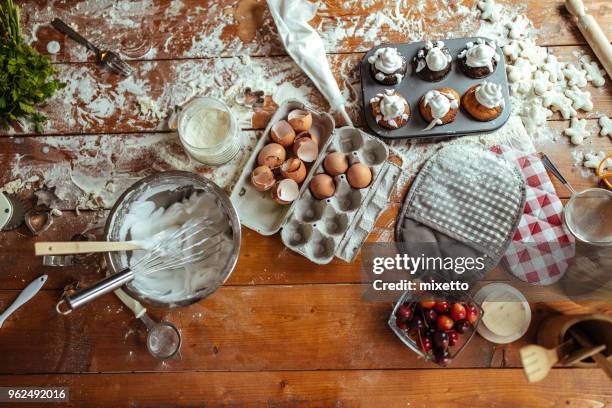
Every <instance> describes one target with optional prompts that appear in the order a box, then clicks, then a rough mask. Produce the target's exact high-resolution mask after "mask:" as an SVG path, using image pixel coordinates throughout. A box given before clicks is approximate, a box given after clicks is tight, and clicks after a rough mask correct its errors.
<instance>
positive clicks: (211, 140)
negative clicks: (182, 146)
mask: <svg viewBox="0 0 612 408" xmlns="http://www.w3.org/2000/svg"><path fill="white" fill-rule="evenodd" d="M229 129H230V116H229V114H228V113H227V112H224V111H222V110H220V109H215V108H202V109H198V110H197V111H196V112H194V114H193V115H192V116H191V117H190V119H189V122H187V125H186V126H185V134H184V135H183V134H181V136H183V138H184V139H185V141H186V142H187V143H189V144H190V145H191V146H193V147H198V148H211V147H214V146H217V145H219V144H220V143H221V142H222V141H223V140H224V139H225V138H226V137H227V135H228V133H229Z"/></svg>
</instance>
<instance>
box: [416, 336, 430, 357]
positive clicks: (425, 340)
mask: <svg viewBox="0 0 612 408" xmlns="http://www.w3.org/2000/svg"><path fill="white" fill-rule="evenodd" d="M419 346H420V347H421V350H423V351H424V352H425V353H429V352H430V351H431V349H432V347H433V345H432V342H431V338H429V337H422V338H421V339H420V340H419Z"/></svg>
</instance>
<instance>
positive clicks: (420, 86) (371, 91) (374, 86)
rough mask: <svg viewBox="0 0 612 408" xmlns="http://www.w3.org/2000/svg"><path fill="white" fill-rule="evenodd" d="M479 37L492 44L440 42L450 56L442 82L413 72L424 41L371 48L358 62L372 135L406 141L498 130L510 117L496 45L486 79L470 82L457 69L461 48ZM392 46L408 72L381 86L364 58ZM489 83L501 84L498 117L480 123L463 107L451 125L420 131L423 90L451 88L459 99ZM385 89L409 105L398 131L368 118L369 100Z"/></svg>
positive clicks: (502, 64) (503, 67)
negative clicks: (493, 63)
mask: <svg viewBox="0 0 612 408" xmlns="http://www.w3.org/2000/svg"><path fill="white" fill-rule="evenodd" d="M479 38H483V39H485V40H486V41H492V40H490V39H488V38H485V37H470V38H458V39H452V40H442V41H444V44H445V45H446V46H447V47H448V50H449V52H450V55H451V56H452V57H453V61H452V64H453V66H452V69H451V70H450V72H449V73H448V75H447V76H446V78H444V79H443V80H442V81H439V82H428V81H425V80H423V79H421V78H419V77H418V76H417V75H416V73H415V72H414V68H413V66H412V59H413V58H414V57H415V56H416V54H417V52H418V51H419V50H420V49H421V48H423V47H425V42H415V43H409V44H408V43H404V44H385V45H380V46H378V47H374V48H372V49H371V50H370V51H368V53H367V54H366V55H365V57H364V58H363V60H362V61H361V89H362V95H363V111H364V112H363V113H364V116H365V119H366V123H367V124H368V127H369V128H370V129H371V130H372V132H374V133H375V134H376V135H378V136H380V137H382V138H385V139H409V138H432V137H448V136H458V135H467V134H473V133H486V132H491V131H494V130H496V129H499V128H500V127H502V126H503V125H504V124H505V123H506V121H507V120H508V118H509V117H510V93H509V89H508V79H507V76H506V63H505V61H504V54H503V52H502V50H501V48H500V47H499V45H497V53H498V54H499V55H500V56H501V58H500V60H499V62H498V63H497V67H496V69H495V71H494V72H493V73H492V74H491V75H489V76H488V77H486V78H481V79H472V78H470V77H468V76H467V75H465V74H464V73H463V71H462V70H461V67H460V66H459V62H458V59H457V55H458V54H459V53H460V52H461V51H463V50H464V49H465V46H466V44H467V43H468V42H475V41H476V40H477V39H479ZM384 47H393V48H396V49H397V50H398V52H399V53H400V54H401V55H402V56H403V57H404V58H406V63H407V65H408V69H407V72H406V76H405V77H404V78H403V79H402V81H401V82H400V83H399V84H397V85H383V84H381V83H380V82H378V81H376V79H375V78H374V77H373V76H372V73H371V70H370V63H369V62H368V58H369V57H370V56H371V55H372V54H374V52H376V50H377V49H379V48H384ZM485 80H487V81H489V82H493V83H496V84H499V85H502V92H503V95H504V100H505V108H504V110H503V111H502V113H501V115H499V117H497V118H495V119H494V120H492V121H489V122H480V121H477V120H476V119H474V118H472V117H471V116H470V114H469V113H467V112H466V111H465V110H464V109H463V107H460V108H459V112H458V113H457V117H456V118H455V121H454V122H451V123H448V124H446V125H438V126H434V127H433V128H432V129H430V130H423V129H425V127H426V126H427V125H428V123H427V122H425V120H424V119H423V118H422V117H421V113H420V112H419V100H420V99H421V96H423V95H425V93H426V92H427V91H430V90H432V89H436V88H453V89H454V90H455V91H457V93H459V95H460V96H461V97H463V94H465V92H466V91H467V90H468V89H470V88H471V87H472V86H474V85H477V84H480V83H482V82H483V81H485ZM386 89H393V90H396V91H398V92H399V93H400V94H401V95H402V96H403V97H404V98H405V99H406V101H407V102H408V104H409V105H410V119H409V120H408V123H407V124H406V125H405V126H402V127H401V128H399V129H394V130H388V129H385V128H383V127H382V126H380V125H378V124H377V123H376V119H375V118H374V116H373V115H372V107H371V104H370V100H371V99H372V98H374V97H375V96H376V95H377V94H379V93H383V92H384V91H385V90H386Z"/></svg>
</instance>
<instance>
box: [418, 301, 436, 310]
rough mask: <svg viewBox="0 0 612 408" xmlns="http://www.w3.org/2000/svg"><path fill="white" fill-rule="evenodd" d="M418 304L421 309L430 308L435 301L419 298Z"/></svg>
mask: <svg viewBox="0 0 612 408" xmlns="http://www.w3.org/2000/svg"><path fill="white" fill-rule="evenodd" d="M419 305H421V307H422V308H423V309H431V308H432V307H434V306H435V305H436V302H434V301H433V300H421V301H420V302H419Z"/></svg>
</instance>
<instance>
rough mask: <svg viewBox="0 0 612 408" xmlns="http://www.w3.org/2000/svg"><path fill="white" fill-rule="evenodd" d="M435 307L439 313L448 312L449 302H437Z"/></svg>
mask: <svg viewBox="0 0 612 408" xmlns="http://www.w3.org/2000/svg"><path fill="white" fill-rule="evenodd" d="M434 309H435V310H436V312H438V313H440V314H441V313H447V312H448V302H436V305H435V306H434Z"/></svg>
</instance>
